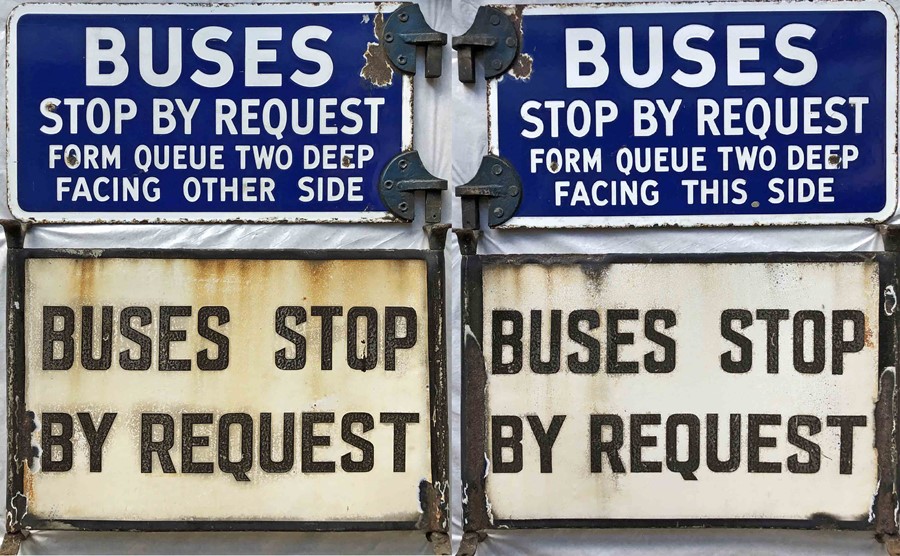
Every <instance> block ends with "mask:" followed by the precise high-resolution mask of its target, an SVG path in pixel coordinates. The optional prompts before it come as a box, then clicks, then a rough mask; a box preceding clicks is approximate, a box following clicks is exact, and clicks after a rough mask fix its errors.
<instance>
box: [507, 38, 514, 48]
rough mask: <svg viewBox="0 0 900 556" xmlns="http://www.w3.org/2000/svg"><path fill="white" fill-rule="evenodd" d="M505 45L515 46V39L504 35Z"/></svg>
mask: <svg viewBox="0 0 900 556" xmlns="http://www.w3.org/2000/svg"><path fill="white" fill-rule="evenodd" d="M506 46H508V47H510V48H512V47H514V46H516V39H514V38H512V37H506Z"/></svg>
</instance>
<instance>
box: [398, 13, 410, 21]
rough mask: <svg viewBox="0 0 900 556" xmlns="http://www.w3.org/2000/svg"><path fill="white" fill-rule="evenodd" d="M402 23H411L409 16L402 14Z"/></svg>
mask: <svg viewBox="0 0 900 556" xmlns="http://www.w3.org/2000/svg"><path fill="white" fill-rule="evenodd" d="M400 21H402V22H403V23H406V22H407V21H409V14H400Z"/></svg>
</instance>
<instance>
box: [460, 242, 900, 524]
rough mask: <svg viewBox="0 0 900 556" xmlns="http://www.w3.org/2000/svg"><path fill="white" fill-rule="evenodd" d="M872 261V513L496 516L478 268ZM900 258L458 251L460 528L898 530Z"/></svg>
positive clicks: (480, 272)
mask: <svg viewBox="0 0 900 556" xmlns="http://www.w3.org/2000/svg"><path fill="white" fill-rule="evenodd" d="M872 261H875V262H877V263H878V273H879V291H880V295H879V297H880V299H879V301H880V303H879V308H880V310H879V337H878V367H877V368H876V369H873V372H875V373H877V376H878V400H877V403H876V404H875V407H874V412H873V413H874V414H873V418H874V429H875V449H876V452H877V460H878V461H877V475H878V487H877V488H878V492H877V494H876V496H875V499H874V501H873V504H872V510H871V514H870V519H864V520H859V521H839V520H835V519H833V518H831V517H829V516H827V515H819V514H816V515H812V516H810V517H809V519H802V520H796V519H555V518H544V519H494V518H493V516H492V515H491V512H490V503H489V500H488V498H487V488H486V485H487V481H490V475H489V473H488V471H489V469H488V467H487V465H488V461H487V454H488V448H489V446H488V444H487V442H488V421H489V415H488V405H487V397H488V396H489V395H490V387H489V384H488V376H487V370H486V364H485V360H484V355H483V351H482V350H483V346H484V342H485V339H486V337H485V329H484V314H483V270H484V268H485V267H489V266H492V265H512V266H516V265H525V264H538V265H551V264H566V265H584V266H585V267H593V268H602V267H606V266H608V265H614V264H623V263H676V264H677V263H700V264H728V263H840V262H872ZM898 269H900V261H898V255H897V254H895V253H863V252H858V253H854V252H846V253H737V254H663V255H656V254H654V255H650V254H646V255H645V254H640V255H635V254H610V255H475V254H464V255H463V257H462V273H461V278H462V286H461V287H462V315H463V316H462V327H463V342H462V404H461V438H462V465H461V473H462V489H463V527H464V530H465V531H466V532H469V533H474V532H479V531H484V530H489V529H499V528H503V529H506V528H509V529H544V528H622V527H626V528H648V527H652V528H679V527H732V528H734V527H740V528H785V529H847V530H871V531H875V532H876V533H878V534H887V535H892V534H895V533H896V532H897V523H896V522H895V515H894V509H895V503H896V499H897V492H896V485H897V484H900V483H898V481H900V475H898V473H900V468H898V467H897V465H896V462H895V460H894V454H895V453H896V447H897V446H898V445H900V417H898V416H897V412H896V407H895V404H896V403H897V402H896V399H897V395H898V392H900V390H898V385H897V381H896V378H895V374H896V371H895V365H896V364H897V361H898V338H900V311H898V306H897V284H898V274H897V272H898Z"/></svg>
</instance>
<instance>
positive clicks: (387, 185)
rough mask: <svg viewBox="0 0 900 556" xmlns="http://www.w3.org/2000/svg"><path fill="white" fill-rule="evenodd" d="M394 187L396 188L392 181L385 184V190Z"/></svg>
mask: <svg viewBox="0 0 900 556" xmlns="http://www.w3.org/2000/svg"><path fill="white" fill-rule="evenodd" d="M393 187H394V182H392V181H391V180H387V181H386V182H384V188H385V189H392V188H393Z"/></svg>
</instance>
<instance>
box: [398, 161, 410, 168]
mask: <svg viewBox="0 0 900 556" xmlns="http://www.w3.org/2000/svg"><path fill="white" fill-rule="evenodd" d="M399 166H400V169H401V170H406V167H407V166H409V162H407V161H406V159H405V158H404V159H403V160H401V161H400V164H399Z"/></svg>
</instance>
